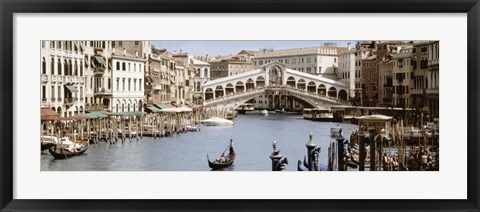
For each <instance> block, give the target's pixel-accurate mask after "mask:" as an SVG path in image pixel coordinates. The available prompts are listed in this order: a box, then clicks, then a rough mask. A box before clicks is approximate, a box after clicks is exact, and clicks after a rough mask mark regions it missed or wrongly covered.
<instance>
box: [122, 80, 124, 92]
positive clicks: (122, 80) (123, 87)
mask: <svg viewBox="0 0 480 212" xmlns="http://www.w3.org/2000/svg"><path fill="white" fill-rule="evenodd" d="M122 88H123V89H122V90H123V91H125V78H123V79H122Z"/></svg>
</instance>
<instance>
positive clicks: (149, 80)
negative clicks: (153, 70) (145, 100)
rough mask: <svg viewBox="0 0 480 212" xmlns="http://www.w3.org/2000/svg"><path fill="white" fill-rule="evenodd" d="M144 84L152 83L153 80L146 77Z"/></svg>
mask: <svg viewBox="0 0 480 212" xmlns="http://www.w3.org/2000/svg"><path fill="white" fill-rule="evenodd" d="M145 82H148V83H152V82H153V79H152V78H151V77H149V76H146V77H145Z"/></svg>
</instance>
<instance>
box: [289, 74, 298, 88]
mask: <svg viewBox="0 0 480 212" xmlns="http://www.w3.org/2000/svg"><path fill="white" fill-rule="evenodd" d="M296 82H297V81H296V80H295V77H292V76H290V77H288V78H287V85H288V86H290V87H295V86H296V84H297V83H296Z"/></svg>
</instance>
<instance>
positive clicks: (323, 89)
mask: <svg viewBox="0 0 480 212" xmlns="http://www.w3.org/2000/svg"><path fill="white" fill-rule="evenodd" d="M317 93H318V94H319V95H322V96H326V95H327V87H325V85H324V84H320V85H319V86H318V89H317Z"/></svg>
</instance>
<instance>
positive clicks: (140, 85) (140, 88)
mask: <svg viewBox="0 0 480 212" xmlns="http://www.w3.org/2000/svg"><path fill="white" fill-rule="evenodd" d="M138 90H139V91H142V79H140V81H139V83H138Z"/></svg>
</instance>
